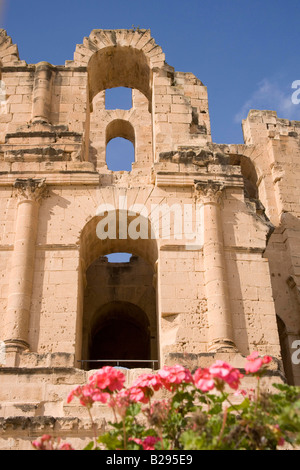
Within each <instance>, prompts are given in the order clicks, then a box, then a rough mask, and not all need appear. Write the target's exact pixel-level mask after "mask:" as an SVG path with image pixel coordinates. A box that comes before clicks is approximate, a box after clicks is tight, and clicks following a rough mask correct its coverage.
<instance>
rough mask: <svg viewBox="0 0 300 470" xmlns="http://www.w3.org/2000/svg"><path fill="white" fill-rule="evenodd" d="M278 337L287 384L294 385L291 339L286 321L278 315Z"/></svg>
mask: <svg viewBox="0 0 300 470" xmlns="http://www.w3.org/2000/svg"><path fill="white" fill-rule="evenodd" d="M276 320H277V328H278V335H279V341H280V348H281V357H282V362H283V368H284V373H285V376H286V380H287V383H288V384H290V385H293V384H294V379H293V365H292V361H291V351H290V346H289V338H288V333H287V329H286V326H285V323H284V321H283V320H282V319H281V318H280V317H279V316H278V315H276Z"/></svg>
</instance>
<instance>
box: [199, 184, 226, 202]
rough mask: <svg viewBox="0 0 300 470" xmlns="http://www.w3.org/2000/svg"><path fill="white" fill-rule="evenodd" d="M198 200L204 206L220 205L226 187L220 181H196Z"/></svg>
mask: <svg viewBox="0 0 300 470" xmlns="http://www.w3.org/2000/svg"><path fill="white" fill-rule="evenodd" d="M194 187H195V196H196V200H197V202H199V203H202V204H219V203H220V202H221V198H222V195H223V190H224V189H225V185H224V184H223V183H221V182H219V181H212V180H208V181H198V180H195V181H194Z"/></svg>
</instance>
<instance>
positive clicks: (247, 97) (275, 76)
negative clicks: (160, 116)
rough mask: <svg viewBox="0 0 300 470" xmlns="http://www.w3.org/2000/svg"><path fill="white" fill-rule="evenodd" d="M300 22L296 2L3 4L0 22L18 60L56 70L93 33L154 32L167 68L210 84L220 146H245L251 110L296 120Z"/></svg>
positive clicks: (299, 114) (71, 0) (10, 0)
mask: <svg viewBox="0 0 300 470" xmlns="http://www.w3.org/2000/svg"><path fill="white" fill-rule="evenodd" d="M2 3H3V0H2ZM0 4H1V0H0ZM299 23H300V1H299V0H285V1H282V0H206V1H204V0H186V1H182V0H181V1H179V0H159V1H158V0H151V1H149V2H144V1H137V0H127V1H121V0H115V1H109V0H103V1H102V0H85V1H83V0H60V1H58V0H51V1H43V0H39V1H37V0H28V1H26V0H4V12H3V11H2V18H1V27H2V28H4V29H6V30H7V32H8V34H9V35H10V36H11V37H12V39H13V42H14V43H17V44H18V47H19V53H20V58H21V59H22V60H25V61H26V62H27V63H37V62H39V61H41V60H46V61H48V62H51V63H52V64H54V65H61V64H64V63H65V60H70V59H72V58H73V53H74V51H75V47H76V44H80V43H82V40H83V37H85V36H89V34H90V32H91V30H92V29H95V28H99V29H101V28H103V29H114V28H131V27H132V25H134V26H136V27H137V26H139V27H140V28H149V29H151V32H152V36H153V37H154V39H155V40H156V43H157V44H159V45H160V46H161V47H162V49H163V51H164V53H165V55H166V61H167V63H168V64H169V65H171V66H173V67H174V68H175V70H177V71H182V72H192V73H194V74H195V75H196V76H197V77H198V78H199V79H200V80H201V81H202V82H203V83H204V84H205V85H206V86H207V87H208V95H209V109H210V117H211V125H212V137H213V141H214V142H217V143H240V142H243V137H242V131H241V119H243V118H245V117H246V116H247V114H248V111H249V109H251V108H252V109H253V108H254V109H272V110H275V111H277V112H278V115H279V117H282V118H287V119H297V120H300V104H299V105H295V104H293V103H292V102H291V95H292V92H293V90H292V88H291V85H292V83H293V81H295V80H300V66H299V52H300V51H299V45H300V32H299V31H300V27H299Z"/></svg>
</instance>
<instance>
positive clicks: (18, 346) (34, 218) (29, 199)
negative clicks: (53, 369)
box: [4, 179, 46, 353]
mask: <svg viewBox="0 0 300 470" xmlns="http://www.w3.org/2000/svg"><path fill="white" fill-rule="evenodd" d="M14 187H15V189H16V191H17V196H18V209H17V223H16V235H15V243H14V250H13V254H12V262H11V269H10V282H9V291H8V302H7V312H6V315H5V327H4V334H5V338H4V340H5V344H6V350H7V352H13V353H18V352H21V351H23V350H25V349H28V348H29V343H28V328H29V319H30V304H31V294H32V283H33V275H34V262H35V244H36V236H37V228H38V215H39V206H40V201H41V199H42V198H43V197H44V196H45V193H46V183H45V180H38V179H36V180H34V179H17V180H16V181H15V184H14Z"/></svg>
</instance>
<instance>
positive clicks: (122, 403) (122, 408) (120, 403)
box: [108, 388, 132, 417]
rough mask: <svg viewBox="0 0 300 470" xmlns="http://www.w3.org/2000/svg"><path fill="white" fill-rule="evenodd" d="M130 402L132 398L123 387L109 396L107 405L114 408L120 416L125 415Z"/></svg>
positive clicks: (128, 391)
mask: <svg viewBox="0 0 300 470" xmlns="http://www.w3.org/2000/svg"><path fill="white" fill-rule="evenodd" d="M131 403H132V399H131V398H130V390H127V389H125V388H124V389H122V390H120V392H118V393H117V394H116V395H114V396H111V398H110V400H109V402H108V406H109V407H110V408H115V409H116V411H117V413H118V414H119V415H120V416H121V417H125V416H126V411H127V408H128V406H129V405H130V404H131Z"/></svg>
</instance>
